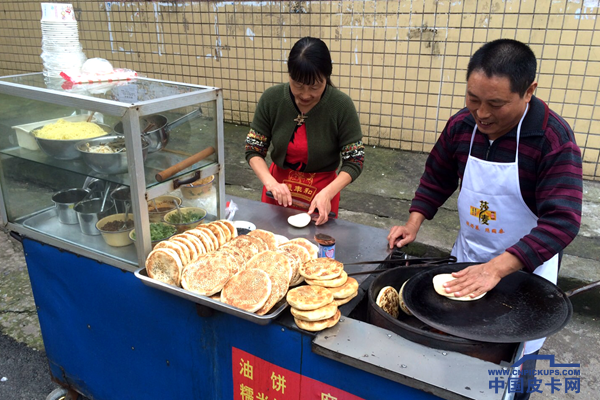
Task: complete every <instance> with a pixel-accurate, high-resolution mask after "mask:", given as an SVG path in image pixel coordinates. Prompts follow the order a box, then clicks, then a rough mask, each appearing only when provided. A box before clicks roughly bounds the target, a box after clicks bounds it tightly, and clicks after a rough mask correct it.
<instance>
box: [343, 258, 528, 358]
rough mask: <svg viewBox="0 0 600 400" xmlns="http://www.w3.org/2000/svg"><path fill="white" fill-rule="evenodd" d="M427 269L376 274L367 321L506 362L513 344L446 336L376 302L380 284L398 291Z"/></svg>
mask: <svg viewBox="0 0 600 400" xmlns="http://www.w3.org/2000/svg"><path fill="white" fill-rule="evenodd" d="M409 260H410V259H409ZM431 268H433V267H432V266H431V265H413V266H401V267H396V268H392V269H388V270H385V272H383V273H380V274H379V275H377V277H376V278H375V279H374V280H373V281H372V282H371V284H370V285H369V291H368V296H367V297H368V306H367V321H368V322H369V323H370V324H373V325H376V326H379V327H381V328H384V329H387V330H389V331H392V332H394V333H396V334H398V335H400V336H402V337H404V338H405V339H408V340H410V341H412V342H414V343H419V344H422V345H424V346H428V347H432V348H436V349H440V350H448V351H455V352H459V353H463V354H467V355H469V356H472V357H477V358H479V359H482V360H486V361H490V362H494V363H500V362H501V361H510V360H511V359H512V356H513V354H514V352H515V350H516V346H517V344H516V343H488V342H486V341H475V340H469V339H465V338H462V337H458V336H453V335H449V334H447V333H445V332H442V331H440V330H438V329H435V328H433V327H431V326H429V325H427V324H426V323H423V322H422V321H420V320H419V319H417V318H415V317H414V316H409V315H406V314H404V313H403V312H400V315H399V316H398V318H394V317H392V316H391V315H390V314H388V313H386V312H385V311H383V310H382V309H381V308H380V307H379V306H378V305H377V304H376V302H375V300H376V299H377V295H378V294H379V291H380V290H381V289H382V288H383V287H385V286H392V287H394V288H395V289H396V290H398V291H399V290H400V287H401V286H402V284H403V283H404V282H405V281H407V280H409V279H411V278H412V277H413V276H415V275H417V274H418V273H420V272H422V271H427V270H429V269H431ZM377 272H379V271H377ZM349 275H351V274H350V273H349ZM404 290H406V288H405V289H404Z"/></svg>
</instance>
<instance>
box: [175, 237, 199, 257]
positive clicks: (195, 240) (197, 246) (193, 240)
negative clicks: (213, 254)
mask: <svg viewBox="0 0 600 400" xmlns="http://www.w3.org/2000/svg"><path fill="white" fill-rule="evenodd" d="M175 236H180V237H184V238H186V239H188V240H189V241H190V242H192V244H193V245H194V246H196V251H197V252H198V256H201V255H202V254H205V253H207V251H206V247H204V243H202V241H201V240H200V239H199V238H198V237H197V236H195V235H192V234H189V233H187V232H184V233H180V234H178V235H175Z"/></svg>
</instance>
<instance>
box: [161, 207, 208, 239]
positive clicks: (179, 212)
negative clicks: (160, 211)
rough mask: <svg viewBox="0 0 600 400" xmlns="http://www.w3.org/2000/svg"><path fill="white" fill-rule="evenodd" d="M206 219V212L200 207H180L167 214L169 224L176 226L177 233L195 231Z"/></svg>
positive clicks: (166, 220) (166, 219)
mask: <svg viewBox="0 0 600 400" xmlns="http://www.w3.org/2000/svg"><path fill="white" fill-rule="evenodd" d="M204 218H206V210H205V209H204V208H200V207H179V208H178V209H176V210H173V211H170V212H168V213H166V214H165V216H164V220H165V222H166V223H167V224H171V225H175V227H176V228H177V233H182V232H185V231H187V230H190V229H194V228H195V227H197V226H198V225H200V222H202V220H203V219H204Z"/></svg>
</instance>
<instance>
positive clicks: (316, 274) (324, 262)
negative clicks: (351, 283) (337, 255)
mask: <svg viewBox="0 0 600 400" xmlns="http://www.w3.org/2000/svg"><path fill="white" fill-rule="evenodd" d="M343 270H344V264H342V263H341V262H339V261H336V260H334V259H332V258H327V257H321V258H315V259H313V260H310V261H308V262H305V263H304V264H303V265H302V266H301V267H300V275H302V276H303V277H304V278H305V279H333V278H337V277H338V276H340V275H341V274H342V271H343Z"/></svg>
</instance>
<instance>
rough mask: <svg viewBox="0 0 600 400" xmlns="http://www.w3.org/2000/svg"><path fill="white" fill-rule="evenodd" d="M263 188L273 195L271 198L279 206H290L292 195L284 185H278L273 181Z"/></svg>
mask: <svg viewBox="0 0 600 400" xmlns="http://www.w3.org/2000/svg"><path fill="white" fill-rule="evenodd" d="M265 188H266V189H267V191H268V192H271V193H272V194H273V198H274V199H275V201H276V202H277V204H279V205H280V206H284V207H288V206H291V205H292V194H291V193H290V189H289V188H288V186H287V185H286V184H285V183H279V182H277V181H275V179H273V182H271V183H269V184H266V185H265Z"/></svg>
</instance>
